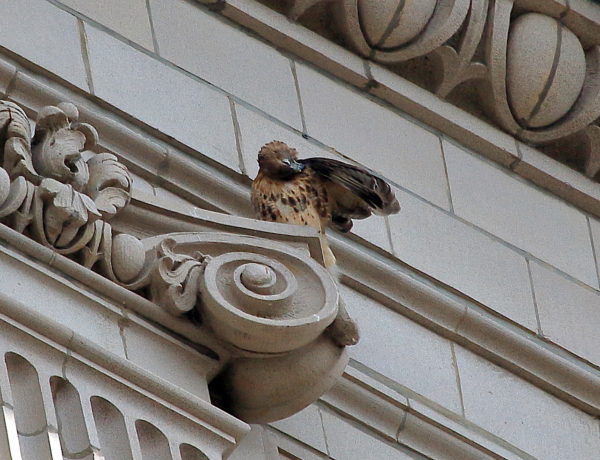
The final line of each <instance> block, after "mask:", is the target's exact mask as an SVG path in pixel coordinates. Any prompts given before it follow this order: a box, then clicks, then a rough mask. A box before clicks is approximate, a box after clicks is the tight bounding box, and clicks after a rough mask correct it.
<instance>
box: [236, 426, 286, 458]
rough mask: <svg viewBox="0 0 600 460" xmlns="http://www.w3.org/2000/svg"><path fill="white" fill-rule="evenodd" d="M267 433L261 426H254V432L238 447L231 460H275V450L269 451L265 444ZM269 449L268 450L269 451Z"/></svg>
mask: <svg viewBox="0 0 600 460" xmlns="http://www.w3.org/2000/svg"><path fill="white" fill-rule="evenodd" d="M266 434H267V433H265V430H264V428H263V427H262V426H261V425H252V431H250V433H248V434H247V435H246V436H245V437H244V439H242V441H241V442H240V443H239V444H238V445H237V447H236V448H235V450H234V451H233V453H232V454H231V456H229V457H227V458H228V459H229V460H275V459H276V457H275V455H276V452H275V448H274V447H272V448H271V449H269V447H270V446H269V447H268V446H266V445H265V444H266V443H265V442H264V439H263V438H264V436H265V435H266ZM267 449H268V450H267Z"/></svg>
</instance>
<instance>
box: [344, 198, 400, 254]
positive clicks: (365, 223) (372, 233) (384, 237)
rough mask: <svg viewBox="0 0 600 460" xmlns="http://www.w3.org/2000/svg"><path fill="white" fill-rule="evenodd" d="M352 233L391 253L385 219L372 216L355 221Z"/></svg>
mask: <svg viewBox="0 0 600 460" xmlns="http://www.w3.org/2000/svg"><path fill="white" fill-rule="evenodd" d="M400 206H402V203H400ZM400 212H402V211H400ZM352 233H354V234H355V235H358V236H359V237H361V238H362V239H364V240H367V241H368V242H369V243H372V244H374V245H375V246H378V247H380V248H381V249H384V250H386V251H387V252H390V253H391V252H392V246H391V243H390V238H389V235H388V230H387V222H386V219H385V217H382V216H375V215H372V216H370V217H368V218H367V219H355V220H354V225H353V226H352Z"/></svg>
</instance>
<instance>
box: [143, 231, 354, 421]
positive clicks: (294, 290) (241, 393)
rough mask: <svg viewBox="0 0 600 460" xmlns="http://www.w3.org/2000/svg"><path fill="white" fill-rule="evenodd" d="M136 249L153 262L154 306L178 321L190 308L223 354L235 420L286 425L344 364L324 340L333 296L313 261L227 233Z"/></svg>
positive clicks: (165, 239)
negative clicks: (143, 250) (152, 256)
mask: <svg viewBox="0 0 600 460" xmlns="http://www.w3.org/2000/svg"><path fill="white" fill-rule="evenodd" d="M143 243H144V246H145V248H146V250H147V252H148V253H150V254H156V257H157V262H158V263H154V262H151V264H150V265H151V266H153V267H154V268H153V272H152V274H151V276H150V277H149V278H147V279H146V282H147V283H148V284H149V288H150V292H151V298H152V300H153V301H154V302H155V303H157V304H158V305H160V306H162V307H164V308H165V309H167V310H168V311H170V312H171V313H174V314H178V315H180V314H183V313H184V312H187V311H190V310H192V309H194V311H195V315H196V317H197V318H198V320H199V322H200V323H201V324H202V327H203V330H204V331H205V333H207V334H211V335H214V336H215V337H216V338H217V339H218V340H219V341H221V343H222V344H223V346H224V347H225V348H226V349H227V350H229V354H230V356H229V360H228V361H227V363H225V364H224V367H223V371H222V373H221V374H220V376H218V377H217V378H218V379H219V380H220V381H221V382H222V385H223V386H224V388H226V390H227V391H226V395H225V397H226V399H227V404H228V406H229V407H230V409H231V410H232V411H233V413H234V414H235V415H236V416H238V417H240V418H242V419H243V420H245V421H247V422H250V423H266V422H268V421H273V420H277V419H280V418H284V417H288V416H290V415H292V414H294V413H295V412H297V411H299V410H300V409H302V408H303V407H305V406H307V405H309V404H310V403H312V402H313V401H315V400H316V399H317V398H318V397H319V396H320V395H321V394H323V393H324V392H325V391H327V390H328V389H329V388H330V387H331V386H332V385H333V384H334V383H335V381H336V380H337V379H338V378H339V377H340V376H341V374H342V372H343V370H344V368H345V366H346V364H347V362H348V355H347V353H346V351H345V347H342V346H340V345H338V343H337V342H336V341H335V340H334V339H333V338H332V337H331V335H330V334H329V333H328V332H327V327H328V326H329V325H330V324H331V323H332V322H333V321H334V319H335V318H336V315H337V314H338V310H339V301H340V299H339V297H338V290H337V286H336V284H335V281H334V280H333V279H332V277H331V275H330V274H329V272H328V271H327V270H326V269H325V268H324V267H322V266H321V265H319V264H318V263H317V262H316V261H315V260H313V259H310V258H307V257H306V256H305V255H303V254H300V253H298V254H297V253H295V252H294V251H290V250H289V248H287V247H285V246H283V245H281V244H278V243H274V242H272V241H269V240H264V239H261V238H255V237H248V236H239V235H229V234H215V233H173V234H170V235H161V236H157V237H153V238H148V239H146V240H143ZM149 260H152V259H149Z"/></svg>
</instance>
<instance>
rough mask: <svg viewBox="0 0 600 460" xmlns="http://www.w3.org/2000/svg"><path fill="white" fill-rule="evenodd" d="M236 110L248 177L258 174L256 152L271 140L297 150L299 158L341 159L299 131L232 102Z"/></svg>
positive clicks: (252, 177)
mask: <svg viewBox="0 0 600 460" xmlns="http://www.w3.org/2000/svg"><path fill="white" fill-rule="evenodd" d="M235 111H236V114H237V119H238V123H239V127H240V147H241V150H242V159H243V162H244V169H245V171H246V175H247V176H248V177H250V178H251V179H254V178H255V177H256V174H257V173H258V162H257V156H258V152H259V150H260V149H261V147H262V146H263V145H265V144H266V143H267V142H271V141H274V140H277V141H282V142H285V143H286V144H287V145H289V146H290V147H293V148H295V149H296V150H297V151H298V156H299V157H300V158H309V157H327V158H333V159H337V160H341V159H342V158H341V157H339V156H338V155H335V154H334V153H332V152H331V151H330V150H328V149H326V148H324V147H320V146H318V145H317V144H316V143H314V142H311V141H309V140H307V139H305V138H303V137H302V135H301V133H300V132H299V131H296V130H293V129H290V128H287V127H285V126H283V125H281V124H279V123H277V122H274V121H272V120H269V119H268V118H266V117H265V116H263V115H261V114H260V113H259V112H257V111H256V110H252V109H249V108H247V107H244V106H242V105H240V104H236V105H235Z"/></svg>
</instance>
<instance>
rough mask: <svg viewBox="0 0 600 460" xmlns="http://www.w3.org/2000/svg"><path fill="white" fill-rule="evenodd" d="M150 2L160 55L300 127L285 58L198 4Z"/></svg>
mask: <svg viewBox="0 0 600 460" xmlns="http://www.w3.org/2000/svg"><path fill="white" fill-rule="evenodd" d="M150 5H151V11H152V20H153V22H154V27H155V31H156V38H157V41H158V48H159V50H160V54H161V56H162V57H164V58H166V59H168V60H170V61H171V62H173V63H174V64H176V65H177V66H179V67H182V68H184V69H186V70H188V71H189V72H191V73H193V74H195V75H198V76H199V77H201V78H203V79H204V80H207V81H208V82H210V83H211V84H213V85H215V86H218V87H219V88H221V89H223V90H224V91H226V92H228V93H231V94H233V95H235V96H237V97H239V98H240V99H243V100H244V101H246V102H248V103H250V104H252V105H254V106H256V107H258V108H259V109H261V110H264V111H265V112H267V113H269V114H270V115H272V116H274V117H275V118H277V119H279V120H281V121H283V122H285V123H287V124H288V125H290V126H293V127H295V128H297V129H301V126H302V122H301V118H300V108H299V105H298V97H297V92H296V86H295V83H294V76H293V74H292V70H291V64H290V60H289V58H287V57H286V56H284V55H282V54H281V53H280V52H279V51H277V50H275V49H274V48H273V47H271V46H269V45H267V44H265V43H263V42H261V41H259V40H258V39H256V38H255V37H253V36H251V35H249V34H248V33H246V32H243V31H242V30H240V29H239V28H237V27H236V26H235V25H234V24H232V23H228V22H226V21H225V20H223V18H221V17H219V16H217V15H215V14H212V13H210V12H208V11H206V10H205V9H204V8H202V7H200V6H199V5H194V4H193V3H190V2H186V1H183V0H175V1H170V2H164V1H162V0H151V1H150ZM191 44H193V52H190V45H191Z"/></svg>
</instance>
